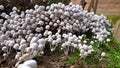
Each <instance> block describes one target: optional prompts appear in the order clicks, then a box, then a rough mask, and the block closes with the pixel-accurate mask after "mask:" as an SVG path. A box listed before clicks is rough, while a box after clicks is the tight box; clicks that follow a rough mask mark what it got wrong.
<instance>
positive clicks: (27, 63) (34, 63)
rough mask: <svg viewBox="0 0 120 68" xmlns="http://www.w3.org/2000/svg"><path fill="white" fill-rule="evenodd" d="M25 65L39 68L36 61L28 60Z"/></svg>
mask: <svg viewBox="0 0 120 68" xmlns="http://www.w3.org/2000/svg"><path fill="white" fill-rule="evenodd" d="M23 65H25V66H28V67H30V68H37V62H36V61H35V60H27V61H25V62H24V63H23Z"/></svg>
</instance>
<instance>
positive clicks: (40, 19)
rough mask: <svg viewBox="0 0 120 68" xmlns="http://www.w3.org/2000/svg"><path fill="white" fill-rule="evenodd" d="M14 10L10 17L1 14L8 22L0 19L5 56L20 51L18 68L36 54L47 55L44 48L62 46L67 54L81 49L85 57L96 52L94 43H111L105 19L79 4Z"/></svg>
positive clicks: (53, 48)
mask: <svg viewBox="0 0 120 68" xmlns="http://www.w3.org/2000/svg"><path fill="white" fill-rule="evenodd" d="M0 8H1V6H0ZM2 8H3V7H2ZM12 10H13V11H12V12H10V13H9V14H6V13H1V16H2V17H4V18H6V19H7V20H5V21H4V20H3V19H0V46H2V50H3V51H4V54H3V56H4V57H7V56H8V55H9V54H10V51H11V49H13V48H14V49H15V50H16V51H18V50H19V51H18V52H17V54H16V56H15V59H16V60H17V61H18V63H16V67H20V66H19V63H21V62H22V61H27V60H31V59H32V58H33V57H35V56H36V55H37V53H41V54H44V51H43V50H44V48H45V46H50V49H51V52H52V51H54V50H55V49H56V47H57V46H60V47H61V50H64V53H65V54H68V51H69V50H72V51H74V49H79V50H80V56H81V57H82V58H84V57H87V56H88V55H89V54H91V53H92V51H94V49H93V47H92V44H94V43H95V42H102V41H105V40H107V42H109V41H110V40H109V39H106V38H107V37H108V36H109V35H111V32H112V30H111V28H110V26H111V24H110V23H109V21H108V20H107V19H106V17H105V16H104V15H100V16H99V15H96V14H94V13H93V12H87V11H85V10H83V9H82V7H81V6H80V5H72V4H69V5H64V4H62V3H58V4H51V5H50V6H46V7H45V6H39V5H35V6H34V9H27V10H26V11H21V12H20V10H18V9H17V8H16V7H13V9H12ZM87 32H89V33H90V37H91V39H90V40H89V41H87V40H86V38H84V35H85V34H86V33H87ZM93 39H96V40H93ZM46 43H49V45H46ZM71 48H72V49H71ZM20 68H23V67H20ZM29 68H33V67H29ZM34 68H35V67H34Z"/></svg>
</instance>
